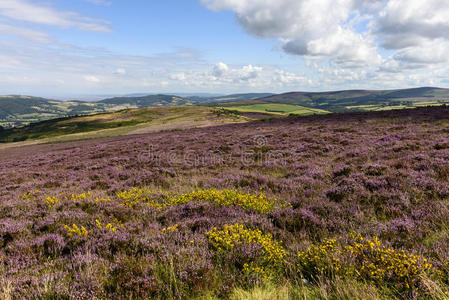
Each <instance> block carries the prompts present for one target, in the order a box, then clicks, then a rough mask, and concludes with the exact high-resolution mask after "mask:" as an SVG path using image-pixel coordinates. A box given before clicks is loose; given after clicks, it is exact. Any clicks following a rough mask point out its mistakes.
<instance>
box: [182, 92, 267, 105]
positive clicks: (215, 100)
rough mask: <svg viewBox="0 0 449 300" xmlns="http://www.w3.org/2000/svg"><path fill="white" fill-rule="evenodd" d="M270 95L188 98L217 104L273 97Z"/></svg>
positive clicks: (254, 94) (252, 94) (253, 94)
mask: <svg viewBox="0 0 449 300" xmlns="http://www.w3.org/2000/svg"><path fill="white" fill-rule="evenodd" d="M273 95H275V94H272V93H250V94H232V95H225V96H215V97H204V96H191V97H190V98H191V99H193V100H196V101H198V102H200V103H218V102H234V101H245V100H254V99H259V98H264V97H269V96H273Z"/></svg>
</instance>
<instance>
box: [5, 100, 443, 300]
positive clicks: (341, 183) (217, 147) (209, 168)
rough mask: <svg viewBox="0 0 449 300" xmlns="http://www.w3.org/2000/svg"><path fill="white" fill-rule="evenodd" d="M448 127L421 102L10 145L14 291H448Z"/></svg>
mask: <svg viewBox="0 0 449 300" xmlns="http://www.w3.org/2000/svg"><path fill="white" fill-rule="evenodd" d="M188 108H189V109H192V108H194V107H188ZM157 109H168V108H157ZM168 120H169V118H167V121H168ZM448 126H449V108H448V107H442V108H440V107H438V108H419V109H408V110H392V111H381V112H357V113H348V114H327V115H319V116H318V115H316V116H308V117H302V118H297V117H289V118H277V119H271V120H264V121H260V122H259V121H258V122H247V123H241V124H226V125H223V126H219V127H217V126H212V127H211V126H210V127H205V128H188V129H185V130H166V131H162V132H161V131H157V132H151V133H148V132H147V133H145V134H140V135H126V136H120V137H107V138H99V139H91V140H82V141H71V142H62V143H56V144H54V143H45V144H40V145H32V146H27V147H19V148H14V149H6V150H0V157H1V158H2V159H1V160H0V180H1V182H2V184H1V185H0V216H2V219H1V221H0V225H1V226H0V234H1V238H0V257H2V258H3V264H2V276H3V280H4V281H5V282H9V283H8V284H7V285H4V286H6V287H7V289H8V291H9V299H28V298H30V295H37V296H36V297H34V298H43V297H46V298H48V299H86V298H89V299H211V300H212V299H214V300H215V299H217V300H218V299H239V300H240V299H280V300H282V299H385V300H386V299H397V300H399V299H410V300H412V299H413V300H414V299H447V296H446V295H447V294H449V281H448V274H449V253H448V251H447V250H448V249H449V234H448V231H449V229H448V220H449V209H448V206H449V181H448V180H449V160H448V157H449V138H448ZM49 274H50V275H51V276H50V275H49ZM5 289H6V288H5ZM1 292H2V291H1V290H0V294H1ZM43 294H44V296H41V295H43ZM236 294H240V295H242V297H234V295H236ZM86 295H87V296H86ZM260 295H264V297H261V296H260ZM267 295H268V296H267ZM3 298H5V299H8V298H6V297H3ZM31 298H33V297H31Z"/></svg>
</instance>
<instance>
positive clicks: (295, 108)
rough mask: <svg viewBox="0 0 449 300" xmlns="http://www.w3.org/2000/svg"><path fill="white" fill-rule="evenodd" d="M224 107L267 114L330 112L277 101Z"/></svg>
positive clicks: (303, 114) (305, 114) (302, 114)
mask: <svg viewBox="0 0 449 300" xmlns="http://www.w3.org/2000/svg"><path fill="white" fill-rule="evenodd" d="M221 108H222V109H227V110H235V111H239V112H257V113H267V114H277V115H289V114H295V115H301V116H307V115H314V114H328V113H329V112H328V111H326V110H322V109H317V108H309V107H304V106H299V105H291V104H277V103H267V104H252V105H235V106H232V105H231V106H226V107H221Z"/></svg>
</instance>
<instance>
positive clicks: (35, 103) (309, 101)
mask: <svg viewBox="0 0 449 300" xmlns="http://www.w3.org/2000/svg"><path fill="white" fill-rule="evenodd" d="M136 95H138V96H131V95H128V96H123V97H114V98H108V99H104V100H101V101H98V102H88V101H77V100H71V101H59V100H51V99H45V98H39V97H32V96H22V95H9V96H0V126H2V127H4V128H9V127H20V126H24V125H27V124H30V123H36V122H40V121H44V120H50V119H55V118H63V117H69V116H75V115H86V114H93V113H104V112H113V111H119V110H123V109H130V108H146V107H159V106H189V105H205V104H208V105H215V106H220V107H229V108H234V109H235V108H236V107H240V108H241V109H239V111H250V112H256V111H257V109H259V108H260V109H261V111H260V112H262V113H271V112H273V113H283V114H284V113H285V114H288V113H291V111H292V110H293V111H294V112H295V111H303V112H310V111H312V112H314V113H315V112H348V111H371V110H387V109H400V108H412V107H419V106H434V105H442V104H446V103H448V104H449V89H442V88H434V87H422V88H414V89H402V90H380V91H369V90H347V91H333V92H322V93H310V92H291V93H285V94H279V95H277V94H270V93H248V94H233V95H227V96H207V95H204V94H200V95H199V96H189V97H181V96H176V95H163V94H157V95H155V94H154V95H151V94H150V95H140V94H136ZM259 104H288V105H296V106H298V107H287V106H284V107H283V108H282V109H280V108H279V107H277V108H276V109H274V111H273V108H272V107H271V106H257V107H255V106H254V105H259ZM242 106H250V107H247V108H243V107H242ZM283 109H286V111H284V110H283ZM257 112H259V111H257Z"/></svg>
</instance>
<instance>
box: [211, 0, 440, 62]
mask: <svg viewBox="0 0 449 300" xmlns="http://www.w3.org/2000/svg"><path fill="white" fill-rule="evenodd" d="M202 3H203V5H205V6H206V7H208V8H209V9H211V10H216V11H218V10H230V11H233V12H234V13H235V15H236V17H237V20H238V22H239V24H240V25H241V26H242V27H243V28H244V29H245V30H246V31H247V32H248V33H250V34H252V35H254V36H257V37H262V38H277V39H279V41H280V42H281V43H282V47H281V48H282V49H283V50H284V51H285V52H287V53H289V54H293V55H298V56H302V57H304V58H305V59H306V60H318V61H328V62H330V63H331V65H334V66H339V67H343V68H354V67H355V68H370V67H372V66H378V67H379V68H381V69H382V70H387V69H390V70H391V68H392V64H399V65H401V67H405V68H407V69H416V68H427V67H428V65H429V64H446V63H448V62H449V54H448V53H449V1H446V0H426V1H422V0H407V1H404V0H277V1H268V0H202ZM382 48H384V49H385V50H392V51H393V52H394V53H393V54H392V56H391V57H382V56H381V54H380V53H382V52H383V53H385V51H381V49H382ZM393 60H394V61H396V62H395V63H394V62H392V61H393Z"/></svg>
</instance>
